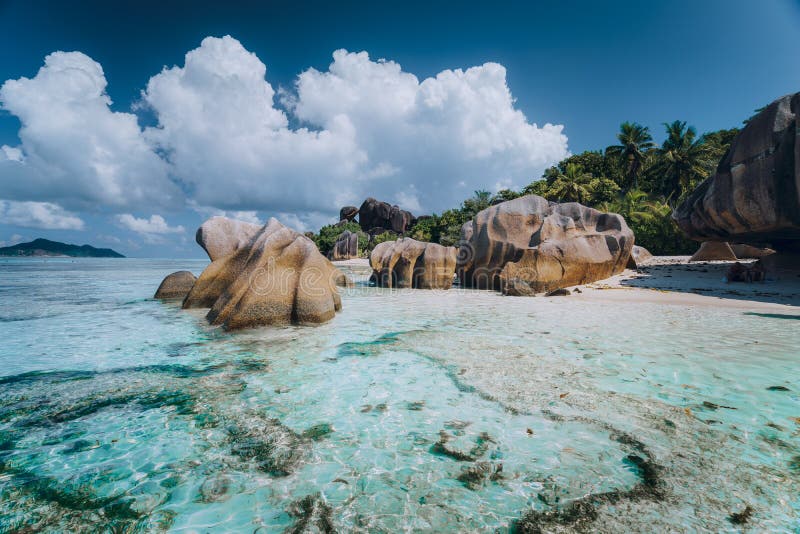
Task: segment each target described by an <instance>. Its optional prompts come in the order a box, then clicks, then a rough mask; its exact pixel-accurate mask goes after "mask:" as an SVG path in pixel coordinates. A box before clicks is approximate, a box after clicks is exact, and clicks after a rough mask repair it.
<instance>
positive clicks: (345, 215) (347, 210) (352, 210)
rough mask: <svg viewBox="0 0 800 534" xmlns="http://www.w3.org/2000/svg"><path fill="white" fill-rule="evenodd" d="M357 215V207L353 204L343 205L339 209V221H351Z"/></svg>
mask: <svg viewBox="0 0 800 534" xmlns="http://www.w3.org/2000/svg"><path fill="white" fill-rule="evenodd" d="M356 215H358V208H357V207H355V206H344V207H343V208H342V209H340V210H339V220H340V221H352V220H353V219H355V218H356Z"/></svg>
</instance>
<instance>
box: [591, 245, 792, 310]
mask: <svg viewBox="0 0 800 534" xmlns="http://www.w3.org/2000/svg"><path fill="white" fill-rule="evenodd" d="M732 263H733V262H724V261H719V262H716V261H715V262H694V263H689V257H688V256H656V257H653V258H652V259H650V260H649V261H648V262H646V263H644V264H643V265H641V266H640V268H639V269H638V270H630V269H626V270H625V271H624V272H623V273H621V274H619V275H617V276H614V277H612V278H609V279H607V280H602V281H599V282H595V283H593V284H588V285H586V286H582V287H581V288H580V290H581V291H582V293H580V294H578V295H576V296H578V297H580V298H587V299H603V300H609V301H617V302H625V301H639V302H642V301H648V302H662V303H665V304H684V305H694V306H725V307H732V308H740V309H757V310H760V311H772V312H774V313H790V314H800V270H798V271H795V272H791V271H781V272H778V273H775V275H774V276H772V277H771V279H768V280H767V281H765V282H754V283H743V282H731V283H728V282H726V281H725V274H726V272H727V271H728V269H729V268H730V266H731V264H732ZM743 263H746V262H743Z"/></svg>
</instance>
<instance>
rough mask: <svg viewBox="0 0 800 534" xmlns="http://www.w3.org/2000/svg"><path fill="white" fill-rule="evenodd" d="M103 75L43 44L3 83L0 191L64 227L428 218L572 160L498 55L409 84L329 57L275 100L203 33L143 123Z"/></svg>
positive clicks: (242, 53)
mask: <svg viewBox="0 0 800 534" xmlns="http://www.w3.org/2000/svg"><path fill="white" fill-rule="evenodd" d="M266 59H268V58H266ZM106 84H107V82H106V78H105V75H104V73H103V69H102V67H101V66H100V64H98V63H97V62H95V61H94V60H92V59H91V58H89V57H88V56H86V55H85V54H83V53H80V52H54V53H52V54H50V55H49V56H47V57H46V58H45V63H44V66H43V67H41V69H40V70H39V72H38V73H37V74H36V76H34V77H33V78H31V79H28V78H19V79H12V80H7V81H6V82H5V83H3V84H2V86H0V108H2V109H3V110H5V111H8V112H9V113H11V114H13V115H15V116H17V117H18V118H19V120H20V122H21V125H22V126H21V129H20V132H19V139H20V142H19V145H18V146H8V145H3V146H2V147H0V198H5V199H9V200H13V201H28V202H29V201H35V202H38V205H39V206H49V207H48V208H40V210H41V209H44V210H49V212H48V213H50V214H51V215H52V216H55V215H60V216H61V218H62V224H66V225H72V227H77V226H78V221H80V219H79V218H78V217H76V216H74V215H71V214H69V213H68V212H64V211H63V210H64V208H66V209H70V210H89V209H91V210H98V209H99V210H105V211H107V212H110V213H111V214H121V215H118V216H117V221H118V222H119V224H120V225H122V226H124V227H125V228H129V229H131V230H133V231H136V232H138V233H140V234H142V235H145V236H151V237H152V236H163V235H165V234H169V233H181V232H182V231H183V228H182V227H180V226H177V227H171V226H169V225H168V224H167V223H166V221H165V220H164V219H163V217H161V216H158V215H154V216H152V217H150V218H149V219H139V218H136V217H134V216H133V215H131V212H136V211H137V210H139V211H141V210H143V209H153V208H152V207H153V206H158V207H159V208H162V209H164V208H165V207H168V206H169V207H175V206H179V207H182V208H188V209H191V210H194V211H198V212H200V213H203V211H204V210H205V211H207V212H209V213H212V212H214V213H218V212H222V213H226V214H230V215H232V216H237V217H239V218H243V219H247V220H252V221H256V220H259V213H261V214H265V215H280V216H283V217H284V218H285V219H287V222H290V223H292V224H294V225H296V226H298V227H300V228H303V227H305V228H311V229H316V228H317V227H318V226H317V225H318V224H319V223H321V222H327V221H329V220H330V219H331V218H332V217H335V214H336V213H337V212H338V209H339V207H341V206H342V205H347V204H356V205H358V204H360V203H361V201H362V200H363V199H364V198H366V197H367V196H373V197H376V198H379V199H382V200H388V201H391V202H397V203H399V204H401V205H402V206H404V207H406V208H408V209H411V210H412V211H414V212H415V213H425V212H430V211H434V210H435V211H440V210H442V209H445V208H448V207H452V206H455V205H457V203H458V202H459V201H461V200H462V199H463V198H464V197H465V195H466V194H469V193H470V192H471V191H473V190H475V189H486V188H488V187H491V185H492V184H504V185H505V184H508V185H509V186H521V185H524V184H527V183H528V182H530V181H531V180H532V179H534V178H536V177H538V176H539V175H540V173H541V172H542V170H543V169H544V168H546V167H547V166H549V165H552V164H554V163H555V162H557V161H559V160H560V159H562V158H563V157H565V156H566V155H567V154H568V150H567V138H566V137H565V136H564V134H563V132H562V129H563V127H562V126H560V125H552V124H545V125H542V126H539V125H537V124H536V123H534V122H532V121H530V120H529V119H528V118H527V117H526V116H525V115H524V114H523V113H522V112H521V111H520V110H519V109H517V107H516V101H515V99H514V97H513V96H512V93H511V90H510V89H509V87H508V84H507V80H506V70H505V68H504V67H503V66H502V65H499V64H497V63H485V64H483V65H478V66H475V67H472V68H468V69H466V70H461V69H457V70H444V71H442V72H440V73H439V74H437V75H436V76H434V77H431V78H426V79H422V80H420V79H419V78H417V77H416V76H415V75H414V74H412V73H410V72H406V71H404V70H403V69H402V67H401V66H400V65H399V64H398V63H396V62H393V61H386V60H373V59H371V58H370V57H369V55H368V54H367V53H366V52H358V53H352V52H348V51H346V50H337V51H336V52H334V54H333V62H332V63H331V64H330V66H329V67H328V69H327V70H324V71H319V70H315V69H307V70H305V71H303V72H301V74H300V75H299V76H298V77H297V80H296V83H295V85H294V86H293V87H291V88H288V89H282V90H281V91H280V92H278V93H276V90H275V89H274V88H273V86H272V85H271V84H270V83H269V81H268V71H267V67H266V65H265V64H264V62H262V60H261V59H259V58H258V57H257V56H256V55H255V54H253V53H252V52H250V51H248V50H246V49H245V48H244V47H243V46H242V44H241V43H240V42H239V41H237V40H236V39H234V38H232V37H229V36H226V37H223V38H214V37H207V38H206V39H204V40H203V41H202V43H201V44H200V46H199V47H198V48H196V49H194V50H191V51H189V52H188V53H187V54H186V56H185V59H184V62H183V65H179V66H174V67H170V68H164V69H163V70H162V71H161V72H160V73H157V74H155V75H154V76H153V77H152V78H150V79H149V81H147V84H146V88H145V90H144V91H142V94H141V102H140V103H139V104H137V105H140V106H143V107H147V108H149V109H150V110H152V112H153V113H154V116H155V118H156V120H157V124H156V125H155V126H153V127H148V128H145V129H144V130H143V129H142V128H141V126H140V125H139V123H138V122H137V117H136V115H134V114H132V113H124V112H119V111H114V110H112V109H111V107H110V106H111V101H110V99H109V97H108V94H107V93H106ZM531 97H532V96H531ZM526 98H528V96H526ZM177 184H180V185H177ZM198 206H200V207H202V208H198ZM6 209H8V208H6ZM57 210H61V212H58V211H57ZM29 211H30V210H29ZM70 217H71V219H70ZM39 218H40V219H41V216H40V217H39ZM64 220H66V221H71V222H63V221H64ZM82 224H83V222H82V221H80V225H81V226H82ZM178 229H180V230H178Z"/></svg>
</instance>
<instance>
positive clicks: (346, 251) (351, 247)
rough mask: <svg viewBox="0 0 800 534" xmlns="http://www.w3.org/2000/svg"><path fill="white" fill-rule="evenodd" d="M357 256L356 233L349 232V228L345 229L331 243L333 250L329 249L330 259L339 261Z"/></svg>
mask: <svg viewBox="0 0 800 534" xmlns="http://www.w3.org/2000/svg"><path fill="white" fill-rule="evenodd" d="M357 257H358V234H357V233H355V232H351V231H350V230H345V231H344V232H342V233H341V234H339V237H337V238H336V242H335V243H334V244H333V250H332V251H331V260H333V261H340V260H349V259H352V258H357Z"/></svg>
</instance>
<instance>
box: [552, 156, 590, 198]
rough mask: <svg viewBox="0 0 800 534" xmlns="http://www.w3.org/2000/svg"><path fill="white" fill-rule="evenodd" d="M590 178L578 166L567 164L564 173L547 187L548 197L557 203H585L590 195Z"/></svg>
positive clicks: (588, 174)
mask: <svg viewBox="0 0 800 534" xmlns="http://www.w3.org/2000/svg"><path fill="white" fill-rule="evenodd" d="M592 178H593V176H592V175H591V174H590V173H588V172H584V171H583V167H581V166H580V165H578V164H576V163H568V164H567V168H566V171H565V172H564V173H563V174H559V175H558V177H557V178H556V179H555V181H554V182H553V184H552V185H551V186H550V187H549V189H548V191H547V193H548V197H551V198H555V199H557V200H558V201H559V202H580V203H585V202H586V201H587V200H588V199H589V197H590V196H591V194H592V192H591V188H590V187H589V183H590V182H591V181H592Z"/></svg>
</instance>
